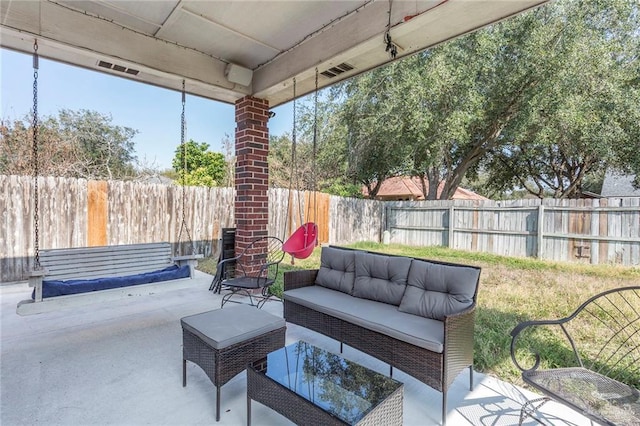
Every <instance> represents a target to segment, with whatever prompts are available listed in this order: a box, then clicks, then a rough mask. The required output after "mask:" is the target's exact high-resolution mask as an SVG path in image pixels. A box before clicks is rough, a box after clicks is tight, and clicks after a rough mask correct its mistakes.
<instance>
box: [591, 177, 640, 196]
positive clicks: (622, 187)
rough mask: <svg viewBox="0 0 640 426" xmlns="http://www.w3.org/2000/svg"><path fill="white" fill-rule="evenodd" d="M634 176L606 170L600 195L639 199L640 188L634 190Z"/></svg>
mask: <svg viewBox="0 0 640 426" xmlns="http://www.w3.org/2000/svg"><path fill="white" fill-rule="evenodd" d="M634 178H635V176H634V175H625V174H622V173H618V172H616V171H611V170H607V173H606V174H605V175H604V182H602V190H601V191H600V194H601V195H602V196H603V197H640V188H634V186H633V179H634Z"/></svg>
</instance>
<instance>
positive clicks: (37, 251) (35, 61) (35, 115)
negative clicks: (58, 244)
mask: <svg viewBox="0 0 640 426" xmlns="http://www.w3.org/2000/svg"><path fill="white" fill-rule="evenodd" d="M38 69H39V63H38V40H37V39H36V40H35V42H34V43H33V123H32V129H33V153H32V158H33V199H34V206H33V229H34V233H35V234H34V241H33V249H34V269H36V270H38V269H41V266H40V235H39V230H38V228H39V217H40V212H39V210H38V205H39V204H40V199H39V190H38V178H39V176H40V170H39V168H38V163H39V160H38V126H39V123H38Z"/></svg>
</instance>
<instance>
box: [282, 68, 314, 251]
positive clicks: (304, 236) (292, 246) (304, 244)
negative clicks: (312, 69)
mask: <svg viewBox="0 0 640 426" xmlns="http://www.w3.org/2000/svg"><path fill="white" fill-rule="evenodd" d="M315 83H316V85H315V93H314V96H315V98H314V117H313V160H312V161H313V164H312V168H311V170H312V174H313V176H312V182H313V188H312V190H313V194H314V195H313V196H314V203H313V208H314V213H313V220H314V221H313V222H307V223H304V224H303V225H301V226H300V227H299V228H298V229H296V231H295V232H293V234H291V236H290V237H289V238H288V239H287V240H286V241H285V242H284V244H283V245H282V251H284V252H285V253H287V254H289V255H290V256H291V262H292V263H293V262H294V259H306V258H308V257H309V256H311V253H313V249H314V248H315V247H316V246H317V244H318V225H317V224H316V222H315V221H316V220H317V210H318V206H317V202H316V198H315V197H316V187H315V186H316V174H315V173H316V149H317V140H318V69H317V68H316V81H315ZM292 138H293V141H292V144H291V175H290V177H289V195H288V197H287V215H288V214H289V211H290V210H289V203H290V202H291V189H292V187H293V179H294V177H295V176H296V173H295V167H296V165H297V159H296V145H297V138H296V79H295V78H294V79H293V130H292ZM298 183H299V182H298V180H297V177H296V190H297V191H298ZM310 210H311V209H310V207H309V206H308V205H307V218H308V217H309V216H310V214H309V213H310ZM298 212H299V216H300V222H302V221H303V218H302V203H301V201H300V193H299V191H298ZM286 225H287V224H286V222H285V227H286ZM285 229H286V228H285Z"/></svg>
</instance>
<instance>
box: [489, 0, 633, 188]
mask: <svg viewBox="0 0 640 426" xmlns="http://www.w3.org/2000/svg"><path fill="white" fill-rule="evenodd" d="M521 21H524V22H526V21H530V24H529V28H530V31H529V35H528V38H527V43H526V44H524V45H522V47H521V48H520V49H519V51H520V54H521V55H523V56H524V55H526V57H528V58H530V59H528V61H527V62H528V63H529V64H530V69H531V74H532V75H533V76H534V77H535V92H534V93H532V94H530V96H528V98H527V102H526V104H525V105H524V106H523V107H522V108H520V109H519V110H518V111H517V113H516V114H514V117H513V119H512V120H511V123H510V124H509V126H507V127H506V129H505V132H504V134H503V136H504V141H505V142H504V143H503V144H501V146H500V147H496V148H494V149H493V150H492V152H491V155H490V156H488V157H487V159H486V167H487V169H488V170H490V179H489V185H490V186H492V187H493V188H497V189H505V188H513V187H514V186H516V187H517V186H520V187H522V188H526V189H527V190H528V191H529V192H530V193H532V194H535V195H537V196H539V197H543V196H545V195H546V191H547V190H551V191H552V196H554V197H556V198H564V197H578V196H580V195H581V193H582V190H583V186H584V185H585V183H586V182H588V181H591V182H592V181H593V180H597V179H598V176H600V175H602V174H603V172H604V169H605V168H606V167H607V166H615V167H619V168H622V169H624V170H626V171H628V172H633V171H634V170H639V169H640V167H638V166H639V164H640V163H639V161H638V158H639V157H640V155H639V154H638V150H637V149H630V148H629V147H630V146H634V145H635V146H636V147H637V144H638V140H639V139H640V127H639V126H638V122H639V121H640V85H639V84H637V81H636V82H633V81H634V79H635V77H636V76H637V71H638V68H637V67H638V65H637V62H638V57H637V51H638V49H640V34H638V32H637V28H638V27H639V25H640V22H639V19H638V8H637V5H636V6H633V5H632V4H631V2H628V1H611V2H598V1H590V2H584V1H565V2H558V3H557V4H556V5H554V7H545V8H542V9H540V10H538V11H536V12H535V13H533V14H531V15H529V16H527V17H523V18H518V19H516V20H514V24H513V25H519V24H520V22H521ZM509 25H511V24H509ZM632 82H633V83H632ZM596 186H597V185H596ZM590 188H594V185H590Z"/></svg>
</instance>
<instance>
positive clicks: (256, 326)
mask: <svg viewBox="0 0 640 426" xmlns="http://www.w3.org/2000/svg"><path fill="white" fill-rule="evenodd" d="M180 323H181V324H182V328H183V329H185V330H188V331H189V332H191V333H193V334H195V335H196V336H198V337H199V338H201V339H202V340H203V341H204V342H206V343H207V344H208V345H209V346H210V347H212V348H213V349H217V350H220V349H223V348H226V347H228V346H231V345H234V344H236V343H240V342H244V341H246V340H251V339H253V338H255V337H258V336H261V335H263V334H266V333H269V332H270V331H274V330H277V329H279V328H282V327H285V321H284V319H283V318H280V317H277V316H275V315H272V314H270V313H268V312H265V311H263V310H260V309H256V308H255V307H253V306H249V305H237V306H231V307H227V308H225V309H215V310H213V311H208V312H203V313H200V314H195V315H190V316H188V317H184V318H182V319H181V320H180Z"/></svg>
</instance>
